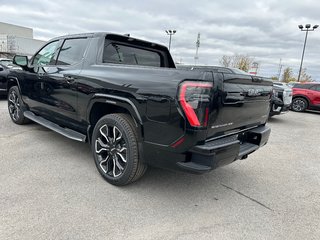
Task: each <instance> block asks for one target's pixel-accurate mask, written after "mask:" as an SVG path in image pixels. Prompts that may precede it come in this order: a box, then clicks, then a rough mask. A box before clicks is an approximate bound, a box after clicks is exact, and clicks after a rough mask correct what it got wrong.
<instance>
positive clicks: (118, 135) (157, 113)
mask: <svg viewBox="0 0 320 240" xmlns="http://www.w3.org/2000/svg"><path fill="white" fill-rule="evenodd" d="M14 63H15V64H17V65H19V66H21V67H22V68H23V70H15V71H11V73H10V74H9V76H8V89H9V90H8V109H9V114H10V116H11V119H12V121H13V122H14V123H16V124H24V123H26V122H28V121H30V120H32V121H34V122H37V123H39V124H41V125H43V126H45V127H47V128H49V129H52V130H53V131H56V132H58V133H60V134H62V135H64V136H66V137H68V138H71V139H74V140H77V141H82V142H89V143H90V144H91V146H92V152H93V156H94V160H95V164H96V166H97V169H98V171H99V172H100V174H101V175H102V176H103V177H104V178H105V179H106V180H107V181H108V182H109V183H111V184H114V185H125V184H128V183H130V182H133V181H135V180H137V179H138V178H140V177H141V176H142V175H143V174H144V172H145V170H146V168H147V166H148V165H152V166H156V167H162V168H169V169H176V170H184V171H188V172H192V173H204V172H207V171H210V170H212V169H215V168H217V167H220V166H223V165H226V164H229V163H231V162H233V161H235V160H237V159H244V158H246V157H247V156H248V155H249V154H250V153H252V152H254V151H255V150H257V149H258V148H259V147H260V146H263V145H264V144H266V142H267V141H268V138H269V134H270V129H269V128H268V127H267V126H265V124H266V121H267V119H268V112H269V101H270V96H271V92H272V83H271V82H270V81H268V80H265V79H262V78H253V77H251V76H246V75H241V74H234V73H223V72H219V71H214V70H212V69H189V70H179V69H176V67H175V64H174V62H173V60H172V57H171V55H170V53H169V51H168V49H167V48H166V47H165V46H162V45H159V44H156V43H152V42H147V41H143V40H139V39H135V38H132V37H130V36H126V35H117V34H111V33H90V34H80V35H68V36H63V37H58V38H54V39H52V40H50V41H49V42H48V43H47V44H46V45H45V46H44V47H42V48H41V49H40V50H39V51H38V52H37V53H36V54H35V55H34V56H33V57H32V58H31V59H30V60H28V58H27V57H25V56H15V58H14Z"/></svg>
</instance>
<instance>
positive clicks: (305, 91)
mask: <svg viewBox="0 0 320 240" xmlns="http://www.w3.org/2000/svg"><path fill="white" fill-rule="evenodd" d="M292 90H293V92H292V94H293V99H292V104H291V109H292V110H293V111H296V112H303V111H304V110H306V109H309V110H320V83H319V82H318V83H317V82H310V83H298V84H295V85H294V86H293V88H292Z"/></svg>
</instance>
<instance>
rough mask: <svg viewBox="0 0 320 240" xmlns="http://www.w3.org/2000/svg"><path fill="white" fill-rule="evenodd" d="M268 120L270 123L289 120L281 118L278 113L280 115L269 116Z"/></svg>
mask: <svg viewBox="0 0 320 240" xmlns="http://www.w3.org/2000/svg"><path fill="white" fill-rule="evenodd" d="M268 122H270V123H286V122H287V120H286V119H283V118H281V115H278V116H273V117H272V118H269V119H268Z"/></svg>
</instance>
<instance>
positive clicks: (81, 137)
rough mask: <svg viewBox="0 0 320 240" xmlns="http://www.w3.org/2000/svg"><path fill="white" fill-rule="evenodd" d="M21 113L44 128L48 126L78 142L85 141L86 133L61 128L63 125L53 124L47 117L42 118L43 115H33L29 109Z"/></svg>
mask: <svg viewBox="0 0 320 240" xmlns="http://www.w3.org/2000/svg"><path fill="white" fill-rule="evenodd" d="M23 115H24V116H25V117H26V118H28V119H30V120H32V121H34V122H36V123H39V124H40V125H42V126H44V127H46V128H49V129H50V130H52V131H55V132H57V133H59V134H61V135H63V136H65V137H67V138H70V139H72V140H76V141H79V142H85V141H86V135H84V134H81V133H79V132H76V131H74V130H71V129H69V128H63V127H60V126H59V125H58V124H55V123H53V122H51V121H49V120H47V119H44V118H43V117H40V116H37V115H35V114H34V113H33V112H30V111H25V112H24V113H23Z"/></svg>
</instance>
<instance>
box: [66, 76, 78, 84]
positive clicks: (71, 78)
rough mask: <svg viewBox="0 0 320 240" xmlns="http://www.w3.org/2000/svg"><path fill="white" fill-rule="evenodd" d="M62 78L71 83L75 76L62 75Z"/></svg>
mask: <svg viewBox="0 0 320 240" xmlns="http://www.w3.org/2000/svg"><path fill="white" fill-rule="evenodd" d="M64 79H65V80H66V81H67V83H69V84H70V83H73V82H74V80H75V78H74V77H71V76H64Z"/></svg>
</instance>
